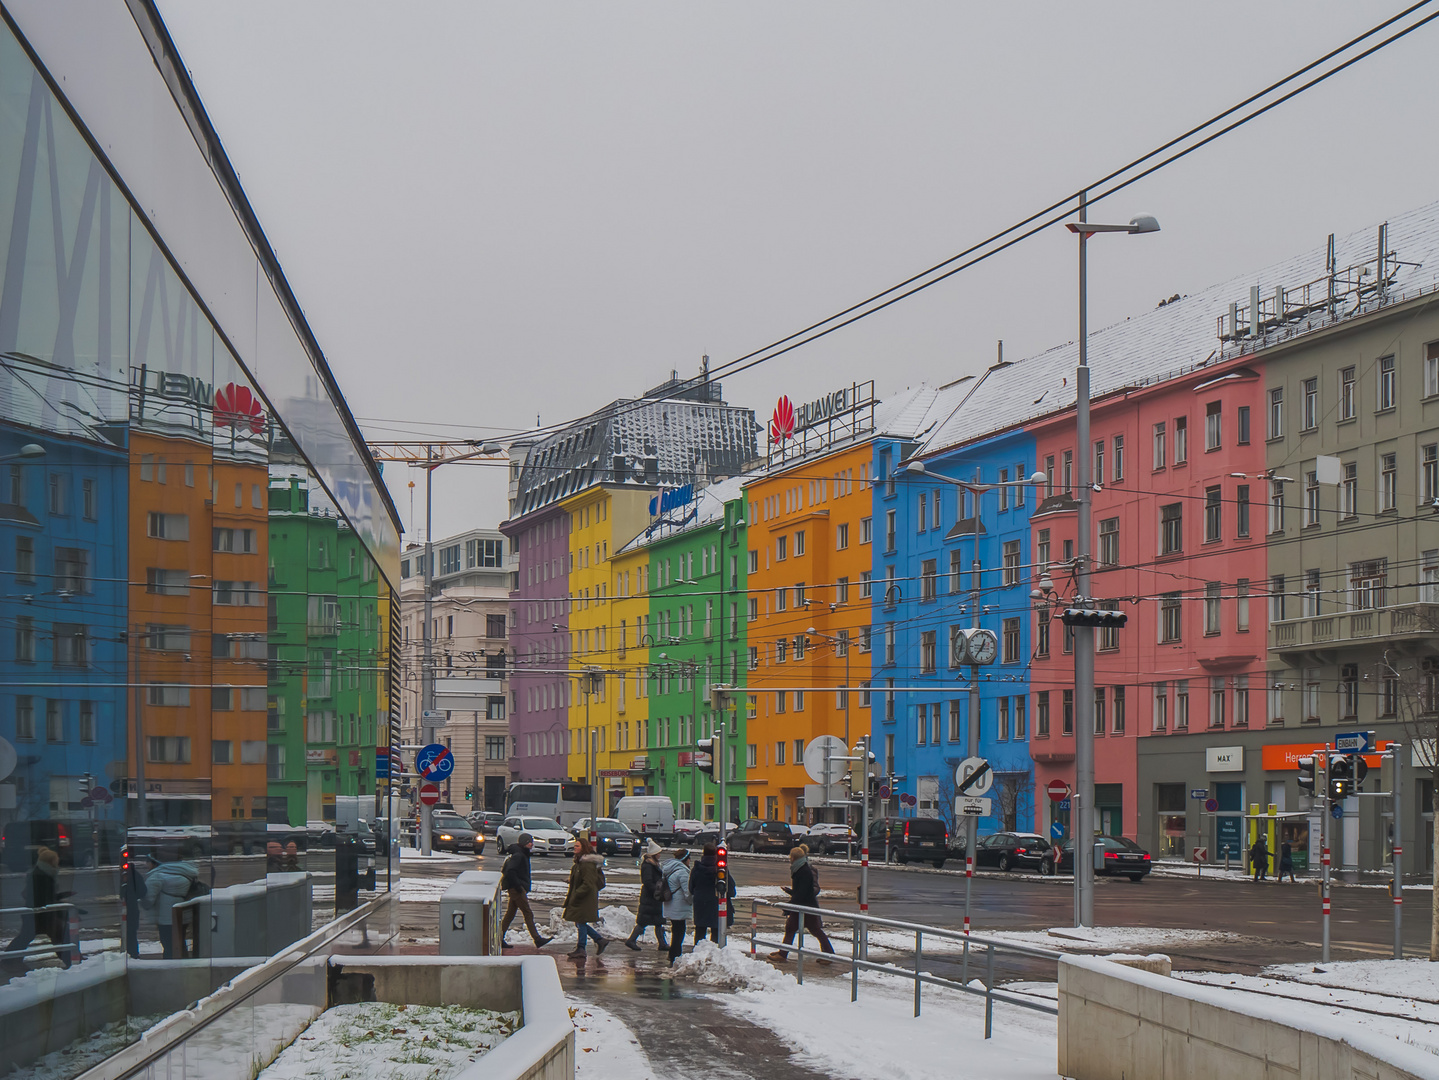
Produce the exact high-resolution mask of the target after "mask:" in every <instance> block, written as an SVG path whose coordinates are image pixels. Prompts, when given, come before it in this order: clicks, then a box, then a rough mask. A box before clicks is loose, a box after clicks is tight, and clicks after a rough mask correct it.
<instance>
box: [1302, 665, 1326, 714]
mask: <svg viewBox="0 0 1439 1080" xmlns="http://www.w3.org/2000/svg"><path fill="white" fill-rule="evenodd" d="M1319 674H1320V669H1319V668H1313V667H1311V668H1305V669H1304V714H1303V715H1304V719H1305V721H1306V722H1308V723H1315V722H1316V721H1318V719H1319V694H1320V687H1321V686H1322V684H1321V683H1320V681H1319Z"/></svg>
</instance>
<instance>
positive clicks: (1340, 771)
mask: <svg viewBox="0 0 1439 1080" xmlns="http://www.w3.org/2000/svg"><path fill="white" fill-rule="evenodd" d="M1354 790H1355V783H1354V759H1353V758H1352V757H1351V756H1350V755H1348V754H1334V755H1332V756H1331V757H1330V758H1329V798H1330V799H1332V800H1334V801H1335V802H1338V801H1339V800H1340V799H1347V798H1349V796H1351V795H1353V794H1354Z"/></svg>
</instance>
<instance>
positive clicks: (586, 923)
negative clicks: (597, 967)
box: [565, 837, 609, 958]
mask: <svg viewBox="0 0 1439 1080" xmlns="http://www.w3.org/2000/svg"><path fill="white" fill-rule="evenodd" d="M604 863H605V861H604V859H602V858H601V857H600V856H598V855H596V854H595V849H594V848H592V847H590V842H589V841H588V840H586V839H585V838H584V837H580V838H579V839H577V840H576V841H575V861H574V865H573V866H571V867H570V890H569V892H568V893H567V894H566V895H565V921H566V922H572V923H574V924H575V925H576V926H577V927H578V928H579V932H580V936H579V940H578V941H577V942H575V948H574V951H573V952H571V953H570V955H571V956H573V957H576V958H579V957H583V956H584V955H585V939H586V938H587V937H592V938H594V939H595V953H596V954H599V953H602V952H604V951H605V946H606V945H608V944H609V939H608V938H605V937H603V936H601V934H600V932H599V931H598V930H596V929H595V928H594V927H593V926H591V925H590V923H592V922H596V921H598V920H599V917H600V890H601V889H603V888H604V887H605V870H604Z"/></svg>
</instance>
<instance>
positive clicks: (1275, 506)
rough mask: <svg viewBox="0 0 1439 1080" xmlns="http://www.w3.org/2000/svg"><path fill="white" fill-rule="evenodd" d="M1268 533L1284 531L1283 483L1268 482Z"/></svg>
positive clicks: (1278, 481)
mask: <svg viewBox="0 0 1439 1080" xmlns="http://www.w3.org/2000/svg"><path fill="white" fill-rule="evenodd" d="M1269 531H1270V532H1271V533H1282V532H1283V531H1284V481H1283V480H1271V481H1270V482H1269Z"/></svg>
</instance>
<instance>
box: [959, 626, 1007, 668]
mask: <svg viewBox="0 0 1439 1080" xmlns="http://www.w3.org/2000/svg"><path fill="white" fill-rule="evenodd" d="M952 649H953V653H954V664H955V666H956V667H959V666H962V665H965V664H973V665H975V666H978V667H984V666H986V665H988V664H992V663H994V662H995V660H997V659H999V638H997V637H995V635H994V631H993V630H985V629H982V628H970V629H967V630H960V631H959V632H958V633H957V634H955V635H954V640H953V642H952Z"/></svg>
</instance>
